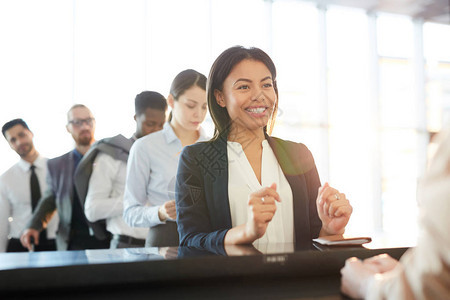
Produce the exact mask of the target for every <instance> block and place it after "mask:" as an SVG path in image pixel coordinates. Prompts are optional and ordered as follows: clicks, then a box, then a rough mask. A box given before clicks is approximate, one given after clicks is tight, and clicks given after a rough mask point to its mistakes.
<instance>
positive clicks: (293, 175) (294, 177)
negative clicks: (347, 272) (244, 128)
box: [266, 135, 311, 246]
mask: <svg viewBox="0 0 450 300" xmlns="http://www.w3.org/2000/svg"><path fill="white" fill-rule="evenodd" d="M266 139H267V140H268V142H269V145H270V147H271V148H272V150H273V152H274V154H275V157H276V158H277V160H278V163H279V164H280V166H281V170H282V171H283V174H284V176H285V177H286V179H287V181H288V183H289V185H290V186H291V190H292V198H293V206H294V207H293V209H294V229H295V240H296V244H297V245H308V246H309V245H310V243H311V239H310V238H309V237H310V225H309V214H308V212H309V203H308V192H307V191H308V189H307V186H306V181H305V178H304V176H303V175H302V174H303V172H302V170H293V169H292V168H293V166H294V165H296V164H295V163H294V162H293V160H295V159H298V158H296V157H295V156H293V155H292V152H294V153H295V149H287V147H288V144H287V143H285V142H284V141H283V140H279V139H274V138H272V137H270V136H268V135H266ZM293 150H294V151H293Z"/></svg>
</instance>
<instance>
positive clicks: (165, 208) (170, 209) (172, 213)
mask: <svg viewBox="0 0 450 300" xmlns="http://www.w3.org/2000/svg"><path fill="white" fill-rule="evenodd" d="M158 217H159V219H160V220H161V221H165V220H167V219H172V220H176V219H177V210H176V207H175V200H170V201H167V202H166V203H164V204H163V205H161V206H160V207H159V209H158Z"/></svg>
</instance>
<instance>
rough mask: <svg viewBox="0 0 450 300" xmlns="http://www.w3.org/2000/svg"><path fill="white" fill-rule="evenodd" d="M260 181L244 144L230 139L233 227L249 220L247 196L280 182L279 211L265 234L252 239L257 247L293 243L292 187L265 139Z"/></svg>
mask: <svg viewBox="0 0 450 300" xmlns="http://www.w3.org/2000/svg"><path fill="white" fill-rule="evenodd" d="M262 147H263V150H262V161H261V163H262V165H261V183H262V184H260V183H259V181H258V178H257V177H256V175H255V173H254V171H253V169H252V166H251V165H250V163H249V161H248V159H247V156H246V155H245V153H244V151H243V149H242V146H241V144H239V143H237V142H230V141H228V142H227V150H228V151H227V152H228V199H229V203H230V212H231V223H232V226H233V227H235V226H238V225H241V224H245V223H246V222H247V210H248V209H247V203H248V196H249V195H250V194H251V193H253V192H256V191H257V190H260V189H261V188H263V187H267V186H270V185H272V183H276V184H277V192H278V194H279V195H280V198H281V203H280V202H276V205H277V211H276V212H275V215H274V217H273V219H272V221H271V222H270V223H269V225H268V226H267V230H266V233H265V234H264V236H262V237H261V238H260V239H258V240H256V241H255V242H253V245H254V246H255V247H257V248H258V246H260V245H261V244H266V243H293V242H294V211H293V197H292V190H291V186H290V185H289V183H288V181H287V179H286V177H285V176H284V174H283V171H282V170H281V167H280V165H279V164H278V161H277V158H276V157H275V154H274V153H273V151H272V148H271V147H270V145H269V143H268V142H267V140H264V141H263V142H262Z"/></svg>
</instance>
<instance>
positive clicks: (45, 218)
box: [20, 104, 109, 250]
mask: <svg viewBox="0 0 450 300" xmlns="http://www.w3.org/2000/svg"><path fill="white" fill-rule="evenodd" d="M66 128H67V131H68V132H69V133H70V134H71V135H72V138H73V140H74V141H75V149H73V150H72V151H69V152H68V153H66V154H64V155H62V156H60V157H56V158H53V159H50V160H49V161H48V163H47V166H48V174H47V190H46V191H45V193H44V195H43V197H42V198H41V199H40V201H39V204H38V206H37V208H36V210H35V211H34V213H33V216H32V218H31V220H30V221H29V222H28V224H27V226H26V229H25V231H24V232H23V234H22V236H21V238H20V240H21V243H22V245H23V246H24V247H26V248H28V249H30V250H31V249H32V247H33V246H32V244H33V241H32V240H33V239H34V244H36V245H38V244H39V233H40V232H41V231H42V230H43V229H45V228H46V226H47V224H48V222H49V221H50V219H51V218H52V216H53V214H54V213H55V212H56V211H57V212H58V215H59V220H60V221H59V228H58V233H57V236H56V247H57V249H58V250H84V249H102V248H108V247H109V239H107V238H106V239H103V240H101V239H99V238H97V237H96V236H95V235H94V232H93V230H92V229H91V228H90V227H89V225H88V222H87V220H86V216H85V215H84V212H83V209H82V207H81V203H80V201H79V199H78V195H77V192H76V190H75V186H74V183H73V176H74V173H75V170H76V168H77V166H78V163H79V162H80V160H81V158H82V157H83V155H84V154H85V153H86V152H87V151H88V150H89V148H90V147H91V145H92V143H93V142H94V141H95V139H94V132H95V119H94V117H93V115H92V113H91V111H90V110H89V108H87V107H86V106H85V105H82V104H76V105H74V106H72V107H71V108H70V110H69V111H68V113H67V125H66Z"/></svg>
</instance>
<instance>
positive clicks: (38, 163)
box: [17, 155, 45, 172]
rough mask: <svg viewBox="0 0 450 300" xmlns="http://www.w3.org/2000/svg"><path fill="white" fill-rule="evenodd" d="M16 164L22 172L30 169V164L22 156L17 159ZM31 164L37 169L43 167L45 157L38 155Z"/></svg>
mask: <svg viewBox="0 0 450 300" xmlns="http://www.w3.org/2000/svg"><path fill="white" fill-rule="evenodd" d="M17 164H18V166H19V167H20V168H21V169H22V170H23V171H24V172H27V171H28V170H30V167H31V164H30V163H29V162H27V161H26V160H24V159H22V158H21V159H20V160H19V162H18V163H17ZM33 165H35V166H36V168H38V169H40V168H45V159H44V158H43V157H42V156H40V155H39V156H38V157H37V158H36V160H35V161H34V162H33Z"/></svg>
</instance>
